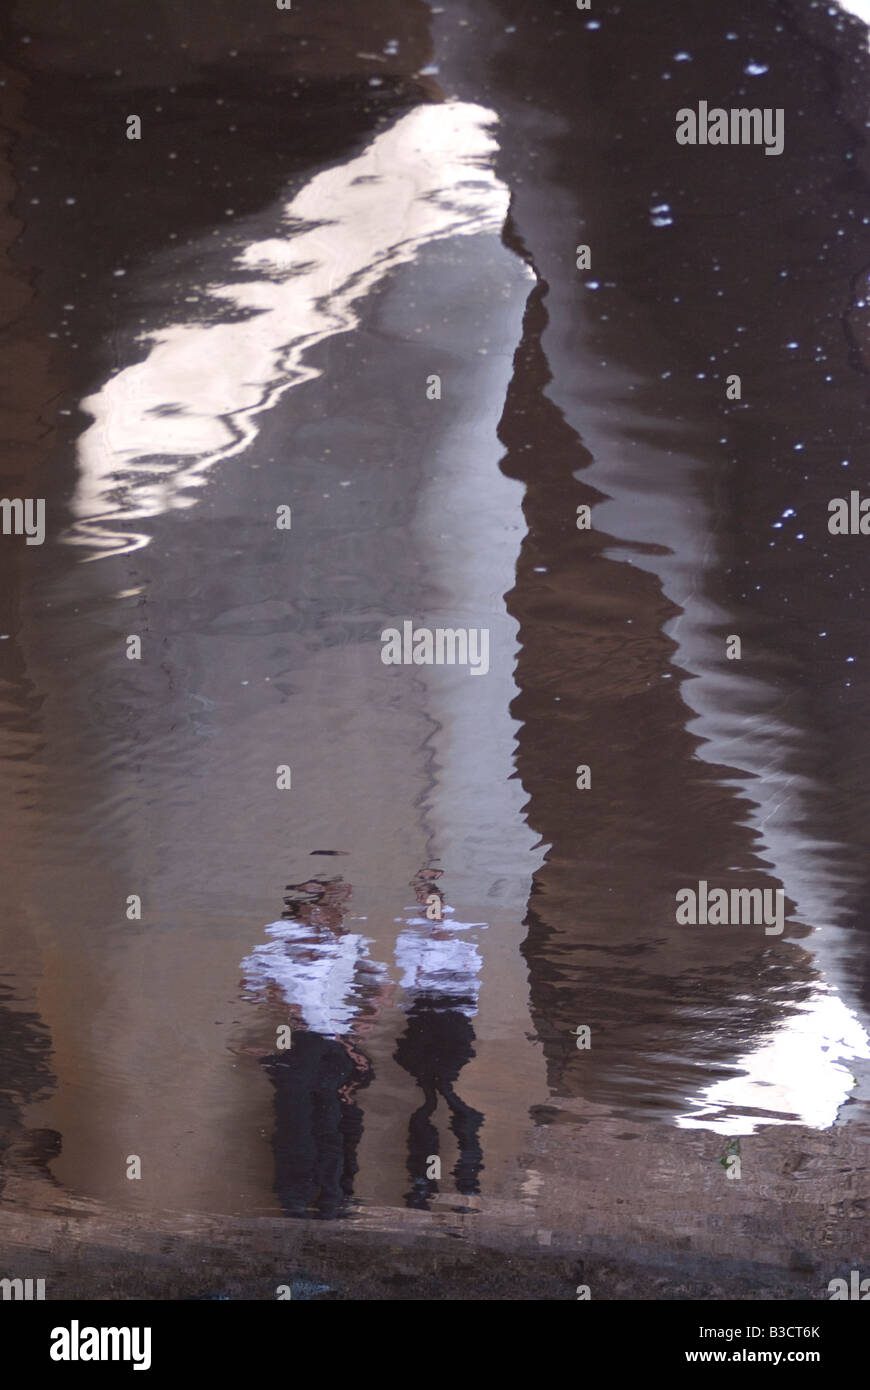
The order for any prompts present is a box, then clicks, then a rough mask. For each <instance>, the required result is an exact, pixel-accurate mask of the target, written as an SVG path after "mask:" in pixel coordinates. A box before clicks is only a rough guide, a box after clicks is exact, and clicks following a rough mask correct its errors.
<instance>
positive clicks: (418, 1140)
mask: <svg viewBox="0 0 870 1390" xmlns="http://www.w3.org/2000/svg"><path fill="white" fill-rule="evenodd" d="M463 1004H465V1005H468V1006H473V1004H474V1001H473V1000H471V999H468V1000H465V999H449V1000H448V999H446V998H445V997H444V996H443V995H438V994H421V995H418V996H417V997H416V998H415V1000H414V1004H413V1006H412V1007H411V1009H410V1011H409V1013H408V1027H407V1030H406V1031H405V1033H404V1034H403V1036H402V1037H401V1038H400V1039H399V1042H398V1046H397V1048H396V1051H395V1053H394V1054H393V1055H394V1057H395V1059H396V1061H397V1062H398V1063H399V1066H400V1067H404V1069H405V1071H407V1072H410V1074H411V1076H413V1077H414V1079H415V1080H416V1082H417V1085H418V1086H419V1087H420V1088H421V1090H422V1092H423V1104H422V1105H421V1106H420V1107H419V1109H418V1110H415V1112H414V1114H413V1115H412V1116H411V1120H410V1124H409V1126H408V1172H409V1174H410V1176H411V1179H412V1182H413V1190H412V1191H411V1192H410V1193H408V1194H407V1197H406V1201H407V1202H408V1204H409V1205H410V1206H424V1207H425V1205H426V1200H427V1198H428V1197H429V1196H431V1195H432V1194H433V1193H435V1192H437V1190H438V1188H437V1183H436V1181H435V1180H433V1179H428V1178H427V1177H426V1169H427V1166H428V1162H427V1160H428V1159H429V1158H431V1157H435V1156H437V1154H438V1146H439V1138H438V1131H437V1129H436V1128H435V1125H434V1124H433V1123H432V1115H433V1114H434V1113H435V1110H436V1108H437V1105H438V1097H439V1095H440V1096H443V1097H444V1100H445V1101H446V1103H447V1105H448V1107H449V1109H450V1128H451V1129H452V1130H453V1133H454V1134H455V1135H456V1138H457V1140H458V1142H459V1158H458V1160H457V1163H456V1167H455V1168H454V1170H453V1176H454V1178H455V1179H456V1190H457V1191H458V1192H462V1193H465V1194H468V1193H472V1192H479V1191H480V1184H479V1181H478V1177H479V1174H480V1170H481V1168H482V1167H483V1150H482V1149H481V1147H480V1142H479V1140H478V1131H479V1129H480V1126H481V1125H482V1124H483V1118H484V1117H483V1115H481V1113H480V1111H479V1110H474V1109H473V1108H472V1107H471V1106H470V1105H466V1103H465V1101H463V1100H460V1098H459V1096H458V1095H457V1094H456V1092H455V1090H454V1089H453V1082H454V1081H456V1079H457V1078H458V1076H459V1073H460V1072H461V1070H462V1068H463V1067H464V1066H465V1064H466V1062H468V1061H470V1060H471V1058H472V1057H473V1056H474V1047H473V1046H472V1044H473V1043H474V1029H473V1028H472V1026H471V1020H470V1019H469V1018H467V1017H466V1015H465V1014H464V1013H461V1012H460V1007H461V1006H462V1005H463Z"/></svg>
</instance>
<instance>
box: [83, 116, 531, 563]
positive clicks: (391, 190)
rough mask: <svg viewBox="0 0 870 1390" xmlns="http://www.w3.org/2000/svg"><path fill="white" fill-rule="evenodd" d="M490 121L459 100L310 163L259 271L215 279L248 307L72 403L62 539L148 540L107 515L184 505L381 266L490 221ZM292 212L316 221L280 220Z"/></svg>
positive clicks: (166, 334)
mask: <svg viewBox="0 0 870 1390" xmlns="http://www.w3.org/2000/svg"><path fill="white" fill-rule="evenodd" d="M495 123H496V116H495V114H494V113H493V112H492V111H488V110H486V109H485V108H484V107H481V106H477V105H473V104H470V103H466V102H448V103H444V104H439V105H431V106H422V107H418V108H416V109H415V110H413V111H411V112H410V113H409V114H408V115H407V116H404V117H403V118H402V119H401V120H399V121H398V122H397V123H396V124H395V125H394V126H392V127H391V128H390V129H389V130H387V131H385V132H384V133H383V134H381V135H378V136H377V138H376V139H374V140H373V141H372V143H371V144H370V145H369V146H368V147H367V148H366V149H365V150H364V151H363V153H362V154H361V155H360V156H359V157H358V158H356V159H353V160H351V161H350V162H349V163H347V164H343V165H341V166H340V167H338V168H334V169H327V170H325V171H324V172H322V173H319V174H316V175H315V176H314V177H313V178H312V179H311V180H310V182H309V183H308V184H306V186H305V187H304V188H303V189H302V190H301V191H300V192H299V194H298V195H297V196H296V197H295V198H294V199H293V200H292V201H291V202H289V203H287V204H285V205H284V207H283V209H282V211H281V214H280V215H279V218H278V219H277V220H278V225H277V227H276V235H275V236H273V237H270V238H269V239H268V240H263V241H258V242H254V243H252V244H251V245H250V246H248V247H247V248H246V249H245V251H244V252H243V253H241V254H240V255H239V256H238V257H237V264H239V265H240V266H241V267H242V268H243V269H244V270H245V271H247V272H250V271H251V270H262V272H263V276H264V278H263V279H262V280H259V281H257V282H255V283H254V282H251V281H240V282H238V283H236V284H228V285H221V286H216V287H211V289H210V293H211V294H212V295H214V296H219V297H221V298H222V299H225V300H227V301H229V303H230V304H231V306H232V308H233V310H234V311H237V310H247V311H252V316H251V317H250V318H245V319H244V320H243V321H241V322H234V323H219V324H201V323H192V324H191V323H179V324H177V325H174V326H173V327H171V328H168V329H163V330H161V331H159V332H155V333H153V334H150V335H149V339H150V341H151V343H152V347H151V350H150V352H149V353H148V355H147V357H146V358H145V359H144V361H142V362H138V363H136V364H134V365H132V366H129V367H125V368H124V369H123V370H122V371H120V372H118V373H117V374H116V375H115V376H112V377H111V378H110V379H109V380H108V381H107V382H106V383H105V385H104V386H103V387H102V388H101V390H100V391H98V392H97V393H96V394H94V395H92V396H88V397H87V398H86V399H85V400H84V401H82V409H83V410H84V411H86V412H87V413H89V414H91V415H93V417H94V423H93V424H92V425H90V426H89V427H88V429H87V430H86V431H85V432H84V434H83V435H82V437H81V439H80V440H79V449H78V465H79V476H78V482H77V486H76V489H75V493H74V495H73V498H72V503H71V506H72V510H73V512H74V515H75V516H76V517H77V519H78V520H77V522H76V524H75V526H74V527H73V529H72V531H71V533H70V534H68V536H67V537H66V539H67V540H68V541H70V542H71V543H73V544H78V545H86V546H88V547H89V548H90V549H91V550H96V551H97V552H99V551H109V552H111V553H113V554H118V553H124V552H126V551H130V550H135V549H139V548H140V547H141V546H143V545H147V543H148V541H149V540H150V536H148V535H147V534H139V535H131V534H130V532H128V531H127V530H126V529H125V530H123V531H121V530H120V529H119V528H118V527H117V523H118V522H120V521H124V522H126V521H128V520H132V519H135V518H144V517H152V516H157V515H159V514H160V513H162V512H165V511H167V510H169V509H170V508H178V507H188V506H192V505H193V503H194V499H193V498H191V497H190V496H185V495H184V492H185V490H186V489H190V488H196V487H201V486H202V485H203V484H204V482H205V480H206V475H207V473H208V470H209V469H210V468H211V467H212V465H213V464H215V463H216V462H217V461H218V460H220V459H226V458H229V457H231V456H232V455H233V454H238V453H241V452H242V451H243V450H245V449H247V447H248V446H249V445H250V443H251V442H252V440H253V439H254V438H255V436H256V434H257V420H256V417H257V415H258V414H259V413H260V412H261V411H263V410H267V409H268V408H269V407H270V406H271V405H273V404H274V402H275V401H276V400H277V398H278V396H280V395H281V394H282V393H283V392H284V391H286V390H287V389H288V387H290V386H294V385H296V384H298V383H299V382H303V381H307V380H310V379H311V378H312V377H314V376H317V375H319V373H318V372H317V370H316V369H315V368H313V367H312V366H310V365H306V364H304V363H303V357H304V355H305V352H306V349H308V348H310V347H311V346H312V345H313V344H315V343H319V342H322V341H323V340H324V339H325V338H328V337H330V336H331V335H333V334H335V333H344V332H347V331H348V330H349V329H352V328H354V327H355V326H356V325H357V323H358V317H357V315H356V313H355V311H354V305H355V303H356V302H357V301H358V300H360V299H361V298H362V297H363V296H364V295H366V294H368V293H369V291H370V290H371V289H372V288H373V286H375V285H376V284H377V283H378V281H379V280H381V279H382V278H383V276H384V275H386V274H387V273H388V271H390V270H392V269H393V267H394V266H397V265H400V264H402V263H403V262H406V261H409V260H411V259H412V258H413V257H414V256H415V255H416V253H417V252H418V250H419V249H420V248H421V247H422V246H423V245H424V244H426V243H427V242H431V241H433V240H436V239H440V238H443V237H449V236H456V235H459V234H466V235H473V234H476V233H479V232H482V231H494V232H496V233H497V232H499V231H500V229H501V226H502V225H503V222H504V219H505V216H506V213H507V207H508V190H507V188H506V187H505V185H504V184H503V183H501V182H500V181H499V180H498V179H497V178H496V176H495V174H494V173H493V171H492V169H491V167H489V166H490V164H491V160H492V155H493V153H494V152H495V150H496V148H497V145H496V141H495V139H494V137H493V135H492V133H491V128H492V127H493V126H494V125H495ZM287 219H292V220H293V223H294V224H297V225H298V223H299V222H302V223H307V224H311V223H316V224H317V225H316V226H313V227H311V226H309V227H308V228H304V227H303V228H302V229H299V230H295V231H294V230H292V229H290V230H285V229H284V228H283V227H282V223H283V222H285V221H286V220H287ZM282 233H283V234H282ZM87 558H89V559H96V558H99V555H98V554H97V555H90V556H89V557H87Z"/></svg>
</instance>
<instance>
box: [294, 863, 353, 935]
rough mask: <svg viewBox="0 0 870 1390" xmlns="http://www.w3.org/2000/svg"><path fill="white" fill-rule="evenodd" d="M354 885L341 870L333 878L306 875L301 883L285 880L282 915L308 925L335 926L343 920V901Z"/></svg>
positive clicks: (346, 899)
mask: <svg viewBox="0 0 870 1390" xmlns="http://www.w3.org/2000/svg"><path fill="white" fill-rule="evenodd" d="M352 892H353V885H352V884H350V883H345V882H344V880H343V879H342V876H341V874H336V876H335V878H322V877H319V876H318V877H317V878H309V879H306V880H305V882H304V883H288V884H287V892H286V895H285V897H284V911H283V912H282V913H281V916H282V917H289V918H291V919H292V920H293V921H295V922H304V923H305V924H306V925H307V926H311V927H330V928H333V929H335V928H338V927H341V926H342V925H343V923H344V912H345V904H346V903H347V901H348V899H349V898H350V895H351V893H352Z"/></svg>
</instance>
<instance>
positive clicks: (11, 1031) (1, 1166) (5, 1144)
mask: <svg viewBox="0 0 870 1390" xmlns="http://www.w3.org/2000/svg"><path fill="white" fill-rule="evenodd" d="M50 1055H51V1039H50V1038H49V1036H48V1033H47V1032H46V1030H45V1027H44V1025H43V1023H42V1022H41V1020H40V1019H39V1017H38V1015H37V1014H34V1013H29V1012H23V1011H22V1010H19V1009H16V1008H15V1007H14V995H13V993H12V991H11V990H10V989H9V988H8V987H7V986H5V985H0V1075H2V1078H3V1083H2V1086H0V1193H2V1191H3V1188H4V1186H5V1183H6V1177H7V1175H8V1174H9V1173H11V1172H18V1173H24V1174H28V1175H30V1176H33V1177H35V1176H37V1175H38V1176H39V1177H41V1178H45V1179H48V1180H49V1181H52V1182H53V1181H54V1179H53V1178H52V1175H51V1173H50V1172H49V1169H48V1164H49V1163H50V1162H51V1160H52V1159H54V1158H56V1157H57V1155H58V1154H59V1153H60V1149H61V1137H60V1135H59V1134H58V1132H57V1130H54V1129H28V1128H27V1127H26V1126H25V1124H24V1122H23V1113H24V1110H25V1108H26V1107H27V1106H29V1105H32V1104H33V1103H34V1102H35V1101H38V1100H44V1099H45V1097H46V1096H48V1095H49V1094H50V1093H51V1091H52V1090H53V1089H54V1076H53V1073H52V1071H51V1068H50V1066H49V1060H48V1059H49V1057H50Z"/></svg>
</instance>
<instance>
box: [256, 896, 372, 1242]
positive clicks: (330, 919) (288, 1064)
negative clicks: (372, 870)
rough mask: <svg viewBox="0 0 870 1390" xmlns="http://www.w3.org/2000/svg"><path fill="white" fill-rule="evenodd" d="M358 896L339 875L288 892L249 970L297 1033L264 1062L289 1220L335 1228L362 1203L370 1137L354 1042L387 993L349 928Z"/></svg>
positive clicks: (367, 1077)
mask: <svg viewBox="0 0 870 1390" xmlns="http://www.w3.org/2000/svg"><path fill="white" fill-rule="evenodd" d="M351 892H352V888H351V885H350V884H348V883H345V882H343V880H342V878H341V876H340V875H338V876H337V877H335V878H331V879H327V878H323V877H316V878H312V879H308V880H307V881H306V882H305V883H300V884H288V890H287V897H286V898H285V899H284V901H285V904H286V908H285V911H284V914H283V916H282V920H281V921H280V922H273V923H272V924H271V925H270V926H269V927H267V928H266V931H267V933H268V935H269V936H270V938H271V939H270V941H269V943H268V944H267V945H261V946H258V947H256V948H255V950H254V951H253V952H252V954H251V955H250V956H249V957H248V959H247V960H246V961H244V962H243V967H242V968H243V970H244V971H245V977H246V980H247V982H248V984H249V986H250V988H251V990H252V991H254V992H258V991H261V992H263V993H265V995H266V996H267V997H268V998H269V1000H270V1001H271V1002H272V1003H273V1004H274V1005H275V1006H276V1016H277V1017H280V1018H281V1019H282V1021H283V1022H284V1023H287V1022H288V1021H289V1023H290V1028H291V1034H292V1039H291V1044H290V1047H289V1048H279V1049H278V1050H276V1051H275V1052H274V1053H272V1054H270V1055H268V1056H266V1057H263V1058H262V1059H261V1060H262V1066H263V1068H264V1070H265V1072H266V1075H267V1076H268V1077H269V1080H270V1081H271V1083H272V1085H273V1087H274V1090H275V1095H274V1110H275V1129H274V1133H273V1138H272V1147H273V1152H274V1155H275V1191H276V1192H277V1194H278V1197H279V1199H280V1202H281V1205H282V1207H283V1209H284V1211H285V1212H286V1213H287V1215H288V1216H311V1215H314V1216H318V1217H322V1218H324V1219H332V1218H335V1217H338V1216H341V1215H342V1214H343V1213H344V1212H345V1210H346V1208H347V1204H348V1203H349V1201H350V1200H351V1198H352V1197H353V1184H354V1177H355V1175H356V1173H357V1171H358V1166H359V1165H358V1163H357V1158H356V1154H357V1149H358V1146H359V1142H360V1139H361V1138H362V1133H363V1115H362V1110H361V1109H360V1107H359V1105H358V1104H357V1102H356V1096H357V1094H358V1093H359V1092H360V1091H361V1090H362V1089H363V1088H364V1087H366V1086H368V1085H369V1084H370V1082H371V1081H372V1080H373V1079H374V1070H373V1068H372V1065H371V1062H370V1061H369V1059H368V1058H367V1057H366V1056H365V1054H364V1053H363V1052H362V1051H361V1050H360V1049H359V1047H358V1046H357V1045H356V1042H355V1039H354V1032H355V1030H356V1028H357V1027H358V1025H359V1023H360V1021H361V1019H362V1018H363V1017H364V1016H366V1015H369V1016H370V1015H371V1014H373V1013H374V1012H376V1010H377V1007H378V1003H379V1000H380V998H382V997H384V996H385V994H386V989H385V972H384V968H383V967H382V966H378V965H377V964H376V963H375V962H373V961H371V960H370V959H369V956H368V948H369V944H370V943H369V942H368V941H367V940H366V938H365V937H363V936H361V935H359V934H358V933H355V932H352V931H349V930H348V929H347V928H346V926H345V920H344V919H345V914H346V911H347V904H348V901H349V899H350V896H351Z"/></svg>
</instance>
